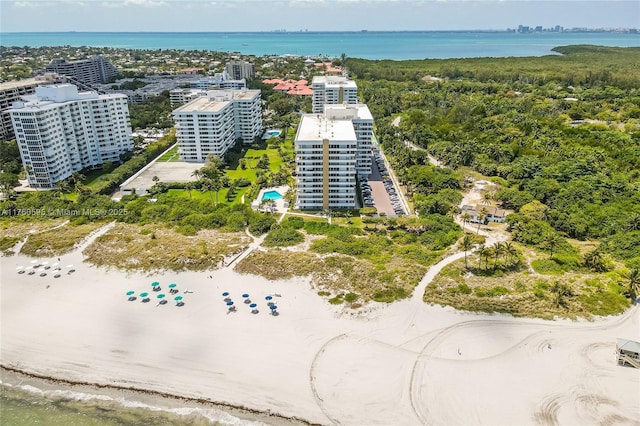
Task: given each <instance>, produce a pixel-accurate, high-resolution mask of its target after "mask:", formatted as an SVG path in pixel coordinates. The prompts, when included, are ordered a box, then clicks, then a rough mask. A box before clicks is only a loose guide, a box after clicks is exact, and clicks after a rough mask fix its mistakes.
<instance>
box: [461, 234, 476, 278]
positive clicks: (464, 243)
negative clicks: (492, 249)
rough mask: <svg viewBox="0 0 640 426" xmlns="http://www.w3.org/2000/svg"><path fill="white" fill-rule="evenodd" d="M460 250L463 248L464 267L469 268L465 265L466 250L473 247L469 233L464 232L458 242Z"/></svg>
mask: <svg viewBox="0 0 640 426" xmlns="http://www.w3.org/2000/svg"><path fill="white" fill-rule="evenodd" d="M460 246H461V247H462V250H464V268H465V269H469V267H468V266H467V252H468V251H469V250H471V249H472V248H473V238H472V237H471V235H470V234H467V233H465V234H464V237H462V242H461V243H460Z"/></svg>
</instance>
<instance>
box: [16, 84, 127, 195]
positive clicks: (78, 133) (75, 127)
mask: <svg viewBox="0 0 640 426" xmlns="http://www.w3.org/2000/svg"><path fill="white" fill-rule="evenodd" d="M22 99H23V100H24V101H23V102H15V103H14V104H13V105H12V107H11V108H10V109H9V114H10V115H11V121H12V123H13V128H14V130H15V135H16V140H17V142H18V147H19V149H20V156H21V157H22V162H23V164H24V165H25V167H26V169H27V178H28V180H29V184H30V185H31V186H32V187H34V188H52V187H53V186H54V184H55V183H56V182H58V181H61V180H64V179H66V178H67V177H69V176H71V174H72V173H73V172H77V171H80V170H82V169H85V168H97V167H100V166H102V164H103V163H104V162H105V161H112V162H118V161H120V155H121V154H122V153H124V152H126V151H129V150H131V149H132V148H133V141H132V139H131V127H130V126H131V125H130V123H129V108H128V106H127V97H126V96H125V95H121V94H112V95H98V94H97V93H96V92H78V88H77V87H76V86H74V85H71V84H58V85H50V86H39V87H37V88H36V89H35V95H31V96H24V97H23V98H22Z"/></svg>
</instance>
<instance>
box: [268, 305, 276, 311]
mask: <svg viewBox="0 0 640 426" xmlns="http://www.w3.org/2000/svg"><path fill="white" fill-rule="evenodd" d="M269 309H271V310H272V311H275V310H276V309H278V307H277V306H276V305H269Z"/></svg>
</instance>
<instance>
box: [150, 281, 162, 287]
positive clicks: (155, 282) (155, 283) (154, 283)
mask: <svg viewBox="0 0 640 426" xmlns="http://www.w3.org/2000/svg"><path fill="white" fill-rule="evenodd" d="M151 285H152V286H153V287H158V286H159V285H160V283H159V282H158V281H154V282H152V283H151Z"/></svg>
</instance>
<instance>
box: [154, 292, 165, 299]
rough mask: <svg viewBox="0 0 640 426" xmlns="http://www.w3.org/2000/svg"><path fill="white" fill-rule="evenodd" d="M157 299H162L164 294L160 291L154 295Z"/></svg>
mask: <svg viewBox="0 0 640 426" xmlns="http://www.w3.org/2000/svg"><path fill="white" fill-rule="evenodd" d="M156 297H157V298H158V299H164V294H162V293H160V294H159V295H157V296H156Z"/></svg>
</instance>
